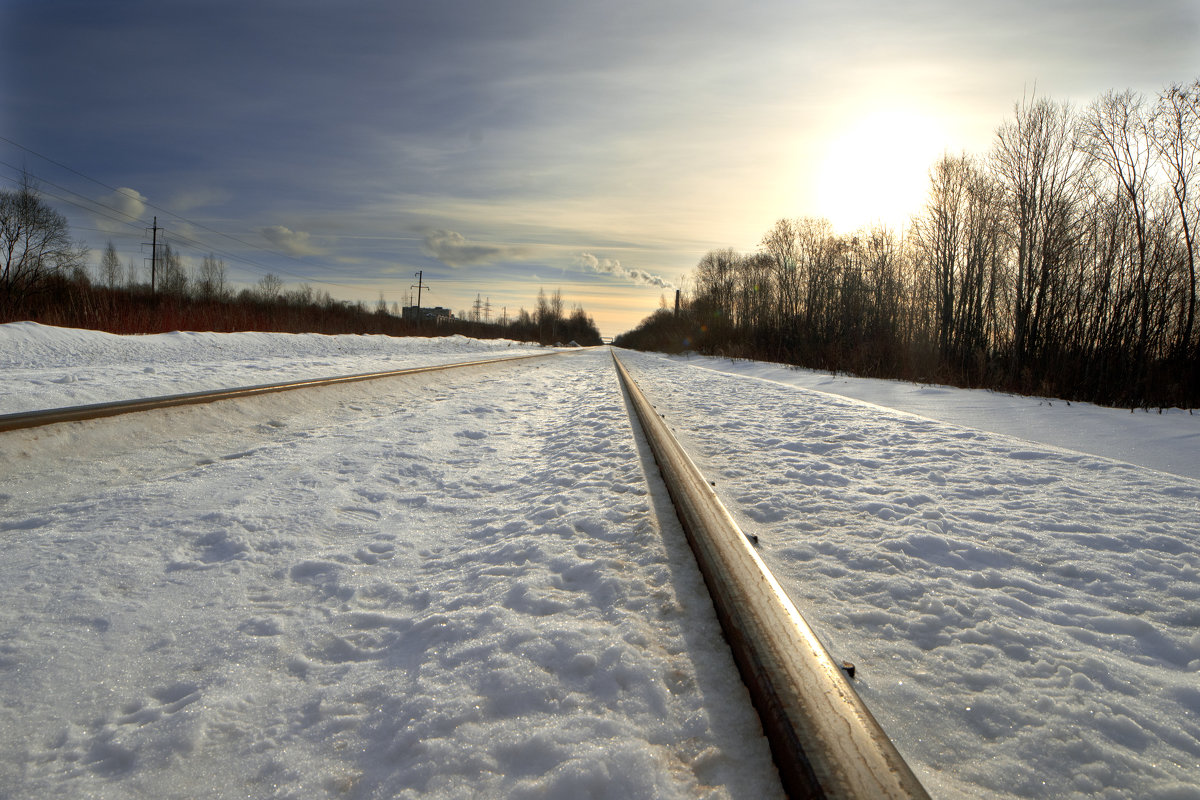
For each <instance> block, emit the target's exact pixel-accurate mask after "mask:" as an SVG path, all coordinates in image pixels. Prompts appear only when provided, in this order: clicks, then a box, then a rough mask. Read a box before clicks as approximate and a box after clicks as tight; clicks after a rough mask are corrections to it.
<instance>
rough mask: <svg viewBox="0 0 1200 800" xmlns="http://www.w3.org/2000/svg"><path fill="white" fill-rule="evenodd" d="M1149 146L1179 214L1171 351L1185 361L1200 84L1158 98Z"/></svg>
mask: <svg viewBox="0 0 1200 800" xmlns="http://www.w3.org/2000/svg"><path fill="white" fill-rule="evenodd" d="M1151 130H1152V132H1153V136H1152V137H1151V142H1152V144H1153V146H1154V150H1155V152H1156V154H1157V155H1158V161H1159V164H1161V165H1162V167H1163V171H1164V172H1165V173H1166V176H1167V181H1168V183H1169V184H1170V188H1171V197H1172V198H1173V199H1174V203H1175V209H1176V211H1177V212H1178V214H1179V226H1180V230H1181V232H1182V237H1183V245H1184V252H1185V256H1186V260H1185V261H1184V265H1183V266H1184V273H1185V283H1184V292H1185V301H1184V303H1183V306H1184V307H1183V322H1182V324H1181V325H1180V326H1179V327H1180V331H1179V337H1178V339H1177V341H1176V344H1175V348H1176V352H1177V353H1178V355H1180V356H1181V357H1187V355H1188V353H1189V351H1190V350H1191V348H1192V332H1193V331H1194V330H1195V323H1196V227H1197V225H1198V224H1200V220H1198V219H1197V217H1200V203H1197V199H1196V194H1195V192H1194V191H1192V190H1193V189H1194V188H1195V185H1196V181H1197V180H1198V179H1200V161H1198V159H1200V80H1196V81H1195V82H1193V83H1192V84H1191V85H1190V86H1183V85H1180V84H1174V85H1172V86H1169V87H1168V88H1167V89H1166V90H1165V91H1164V92H1163V93H1162V94H1161V95H1159V98H1158V105H1157V106H1156V107H1155V109H1154V113H1153V116H1152V118H1151Z"/></svg>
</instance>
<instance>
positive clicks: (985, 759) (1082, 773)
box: [623, 354, 1200, 798]
mask: <svg viewBox="0 0 1200 800" xmlns="http://www.w3.org/2000/svg"><path fill="white" fill-rule="evenodd" d="M623 358H624V360H625V361H626V363H627V365H629V366H630V367H631V370H632V371H633V373H634V377H635V379H637V380H638V381H639V384H640V385H641V386H642V389H643V391H644V392H645V393H646V394H647V395H648V396H649V397H650V398H651V400H652V402H654V403H655V404H656V405H657V407H658V410H659V411H660V412H661V413H664V414H665V415H666V418H667V420H668V421H669V422H670V424H671V425H672V426H673V427H674V428H675V430H676V432H677V435H678V436H679V437H680V438H681V441H683V442H684V444H685V446H686V447H687V448H688V449H689V451H690V452H691V454H692V456H693V458H694V459H695V460H696V461H697V463H698V464H699V465H700V467H701V469H703V470H704V471H705V473H706V475H708V477H710V478H712V479H714V480H715V482H716V485H717V491H718V493H719V494H720V495H721V496H722V499H723V500H724V501H725V503H726V505H727V506H729V507H730V509H731V511H732V512H733V513H734V515H735V517H737V518H738V519H739V522H741V523H742V524H743V526H744V527H745V529H746V530H747V531H751V532H754V533H755V534H757V535H758V537H759V543H760V544H759V547H760V553H761V555H762V556H763V558H764V560H765V561H766V562H767V564H768V566H769V567H770V568H771V569H772V571H773V572H774V573H775V575H776V576H777V577H778V578H779V580H780V582H781V584H782V585H783V586H784V588H785V590H787V591H788V593H789V595H790V596H791V597H792V599H793V600H794V601H795V602H796V603H797V606H798V607H799V609H800V611H801V613H802V614H804V616H805V618H806V619H807V620H808V621H809V623H810V624H811V625H812V626H813V627H814V628H815V629H816V630H817V631H818V633H819V634H820V635H821V636H822V637H823V639H824V640H825V642H826V646H827V648H828V649H829V650H830V652H831V653H832V654H833V655H834V656H835V658H838V659H846V660H849V661H851V662H853V663H854V664H855V665H856V667H857V671H856V674H857V676H858V679H857V680H856V684H857V686H858V688H859V691H860V693H861V694H862V695H863V697H864V700H865V701H866V702H867V705H868V706H869V707H870V708H871V709H872V712H873V713H874V714H875V715H876V717H877V718H878V719H879V720H880V723H881V724H882V725H883V727H884V729H885V730H886V731H888V733H889V735H890V736H891V737H892V738H893V740H894V741H895V742H896V744H897V747H898V748H899V749H900V751H901V753H903V754H904V755H905V757H906V759H907V760H908V761H909V763H910V764H911V765H913V767H914V769H915V771H916V772H917V774H918V777H919V778H920V779H921V780H922V781H923V782H924V783H925V785H926V786H927V787H928V788H929V789H930V791H931V793H932V794H933V795H934V796H935V797H937V796H942V797H1092V796H1101V797H1173V798H1175V797H1186V798H1197V797H1200V481H1197V479H1196V478H1195V477H1194V476H1193V474H1194V472H1195V470H1196V468H1197V463H1196V462H1197V449H1196V438H1195V432H1196V430H1197V426H1196V424H1195V421H1196V418H1195V417H1191V416H1188V415H1187V414H1186V413H1182V414H1180V413H1175V414H1164V415H1161V416H1160V415H1158V414H1152V415H1144V414H1140V413H1139V414H1134V415H1130V414H1129V413H1128V412H1127V411H1126V412H1117V413H1115V414H1105V413H1104V411H1105V410H1102V409H1095V408H1087V407H1084V408H1079V407H1077V406H1076V405H1072V406H1070V407H1067V406H1066V404H1060V403H1055V404H1054V406H1053V408H1054V412H1053V413H1054V415H1055V416H1056V417H1057V419H1058V421H1059V424H1060V425H1063V426H1066V427H1067V428H1069V430H1067V431H1062V430H1059V431H1053V430H1051V426H1050V425H1048V424H1046V422H1045V420H1046V418H1048V417H1049V416H1050V413H1049V406H1048V405H1047V406H1044V407H1045V409H1046V414H1045V416H1043V418H1042V420H1041V421H1040V424H1039V425H1037V426H1035V430H1034V431H1033V434H1034V435H1035V436H1044V435H1045V434H1046V433H1047V432H1048V431H1049V432H1051V433H1053V436H1047V437H1046V438H1049V439H1051V441H1052V443H1053V446H1046V445H1042V444H1038V443H1036V442H1032V441H1028V440H1020V439H1016V438H1014V437H1013V436H1010V435H1003V434H995V433H990V432H987V431H986V428H988V427H1001V428H1003V429H1005V430H1006V431H1008V432H1012V431H1013V427H1012V424H1011V421H1010V420H1006V419H1005V418H1004V415H1002V414H993V413H991V412H990V410H989V403H988V401H989V400H990V402H991V403H992V404H994V405H997V404H998V405H1003V404H1011V405H1012V406H1014V407H1017V408H1024V409H1025V410H1026V411H1030V410H1032V409H1034V408H1037V406H1036V403H1037V401H1036V400H1035V401H1028V400H1024V399H1019V398H1004V397H1000V396H996V397H992V398H986V397H983V398H981V397H980V394H979V393H973V392H967V393H959V392H954V391H952V390H940V395H939V399H938V400H937V401H936V403H932V402H930V401H929V400H928V392H927V391H926V388H925V387H906V386H902V385H898V386H893V387H888V391H890V392H891V393H892V397H893V398H896V397H900V398H905V397H907V398H909V399H908V401H907V402H904V403H902V404H903V405H905V406H906V407H907V408H908V409H912V408H914V403H915V402H916V401H915V400H913V399H912V398H913V396H916V397H917V398H922V397H923V398H924V400H922V402H924V403H925V405H924V406H922V407H921V410H923V411H925V412H926V413H927V414H930V415H933V414H937V415H939V416H943V417H957V418H958V419H959V420H960V422H961V421H966V420H968V419H973V417H971V414H972V413H973V412H976V413H981V414H982V417H981V418H980V419H978V420H977V423H978V424H976V425H975V426H973V427H965V426H963V425H962V424H950V423H947V422H942V421H939V420H935V419H930V418H928V417H921V416H916V415H913V414H911V413H896V412H894V411H889V410H887V409H884V408H881V407H880V406H879V405H876V404H874V403H868V402H862V401H860V400H856V399H849V398H847V397H844V396H836V395H832V394H828V393H821V392H815V391H812V390H809V389H806V388H798V384H799V383H801V382H802V381H810V382H814V383H817V384H818V385H823V386H826V387H828V386H829V384H828V383H827V382H826V381H825V377H828V376H825V377H821V376H817V375H814V374H813V373H808V374H807V375H804V374H801V373H797V372H795V371H792V370H787V369H783V368H779V367H768V366H766V365H761V364H760V365H750V366H746V365H732V366H731V365H729V364H728V362H726V363H721V362H719V361H716V360H711V359H695V358H693V359H679V358H675V359H669V358H664V357H660V356H649V355H639V354H628V355H623ZM747 369H749V370H752V371H753V372H754V373H755V374H756V375H757V377H758V378H766V379H750V380H748V379H747V377H746V376H745V374H744V371H745V370H747ZM739 373H742V374H739ZM834 385H835V386H836V387H837V388H838V389H839V390H840V391H842V392H843V393H844V394H852V393H858V394H860V395H862V396H867V397H870V398H871V399H872V400H874V401H878V400H879V399H880V391H879V387H878V383H877V382H876V383H874V384H872V383H870V382H863V383H859V382H856V381H853V380H850V379H845V378H842V379H837V380H836V383H835V384H834ZM958 397H961V403H956V402H955V399H956V398H958ZM1097 421H1099V422H1100V424H1101V425H1102V426H1110V427H1111V428H1112V429H1110V430H1109V431H1108V432H1107V433H1108V435H1107V436H1097V435H1094V433H1093V432H1092V431H1091V430H1090V429H1089V426H1090V425H1092V424H1094V423H1096V422H1097ZM1124 421H1128V422H1129V423H1130V424H1131V425H1132V426H1134V427H1135V431H1134V432H1130V431H1121V430H1116V429H1115V428H1117V426H1119V424H1120V423H1121V422H1124ZM1148 422H1149V423H1156V424H1157V426H1158V429H1157V430H1154V431H1153V434H1152V437H1153V438H1154V439H1155V440H1156V441H1159V442H1161V443H1167V444H1169V445H1170V446H1169V447H1165V448H1164V449H1166V450H1168V452H1167V453H1165V454H1164V457H1163V458H1162V459H1159V460H1157V461H1155V462H1154V465H1155V466H1158V467H1159V468H1160V469H1165V468H1166V467H1168V466H1171V467H1173V468H1174V469H1176V470H1177V471H1178V472H1179V473H1181V474H1179V475H1172V474H1167V473H1166V472H1160V471H1156V470H1153V469H1148V468H1146V467H1144V466H1139V465H1133V464H1129V463H1125V462H1120V461H1116V460H1113V459H1112V458H1110V457H1108V456H1109V455H1111V453H1112V450H1111V443H1112V442H1118V441H1134V440H1135V439H1136V436H1137V435H1139V434H1138V433H1137V432H1139V431H1145V430H1146V429H1147V427H1152V425H1151V426H1148V425H1147V423H1148ZM1071 433H1075V434H1077V435H1079V436H1080V438H1079V439H1073V438H1071ZM1068 446H1069V448H1070V449H1067V447H1068ZM1089 448H1093V449H1096V450H1099V451H1101V453H1102V455H1099V456H1097V455H1092V454H1088V453H1086V452H1085V451H1087V450H1088V449H1089Z"/></svg>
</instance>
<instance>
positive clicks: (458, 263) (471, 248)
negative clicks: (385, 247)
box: [423, 230, 524, 267]
mask: <svg viewBox="0 0 1200 800" xmlns="http://www.w3.org/2000/svg"><path fill="white" fill-rule="evenodd" d="M423 244H424V249H425V252H426V253H428V254H429V255H431V256H433V257H434V258H436V259H437V260H438V261H441V262H442V263H443V264H445V265H447V266H450V267H465V266H468V265H470V264H486V263H488V262H489V261H503V260H505V259H508V258H514V257H516V256H520V255H522V254H523V253H524V250H523V249H522V248H520V247H512V246H510V245H504V244H480V243H478V242H468V241H467V240H466V237H464V236H463V235H462V234H461V233H455V232H454V231H447V230H436V231H430V232H429V233H427V234H425V241H424V243H423Z"/></svg>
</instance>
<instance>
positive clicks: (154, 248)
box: [143, 217, 158, 294]
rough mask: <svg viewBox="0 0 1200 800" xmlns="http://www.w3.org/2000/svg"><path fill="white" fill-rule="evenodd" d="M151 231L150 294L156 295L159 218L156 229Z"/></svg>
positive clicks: (155, 219)
mask: <svg viewBox="0 0 1200 800" xmlns="http://www.w3.org/2000/svg"><path fill="white" fill-rule="evenodd" d="M150 230H151V232H152V236H151V239H150V294H154V284H155V276H156V274H157V272H158V217H155V218H154V227H153V228H151V229H150ZM143 244H144V243H143Z"/></svg>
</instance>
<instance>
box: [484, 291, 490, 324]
mask: <svg viewBox="0 0 1200 800" xmlns="http://www.w3.org/2000/svg"><path fill="white" fill-rule="evenodd" d="M483 321H484V322H486V323H487V324H489V325H490V324H492V298H490V297H489V298H488V299H487V301H486V302H485V303H484V304H483Z"/></svg>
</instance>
